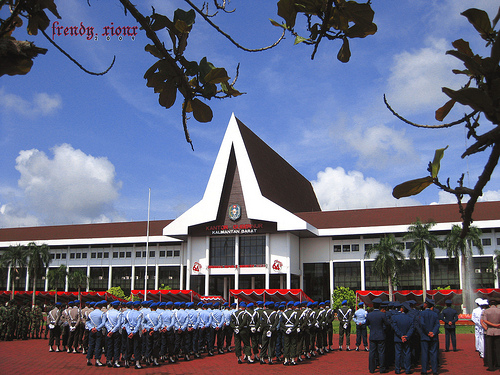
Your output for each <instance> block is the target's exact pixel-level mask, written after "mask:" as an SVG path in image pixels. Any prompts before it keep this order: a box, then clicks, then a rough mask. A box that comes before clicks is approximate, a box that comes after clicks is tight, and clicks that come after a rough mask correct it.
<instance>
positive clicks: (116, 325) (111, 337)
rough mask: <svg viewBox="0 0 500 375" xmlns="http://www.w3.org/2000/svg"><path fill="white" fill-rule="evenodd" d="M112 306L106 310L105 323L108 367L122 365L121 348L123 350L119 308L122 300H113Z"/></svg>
mask: <svg viewBox="0 0 500 375" xmlns="http://www.w3.org/2000/svg"><path fill="white" fill-rule="evenodd" d="M109 305H110V308H109V309H108V311H106V313H105V316H106V319H105V324H104V326H105V327H106V331H107V334H106V337H105V340H106V364H107V365H108V367H116V368H118V367H120V364H119V360H120V350H121V337H120V334H119V330H120V328H121V325H122V323H121V314H120V311H118V310H117V308H118V306H120V301H113V302H111V303H110V304H109Z"/></svg>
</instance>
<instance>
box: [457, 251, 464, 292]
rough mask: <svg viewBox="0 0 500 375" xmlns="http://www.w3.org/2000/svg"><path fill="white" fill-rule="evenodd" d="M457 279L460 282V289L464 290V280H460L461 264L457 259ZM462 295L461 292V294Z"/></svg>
mask: <svg viewBox="0 0 500 375" xmlns="http://www.w3.org/2000/svg"><path fill="white" fill-rule="evenodd" d="M458 279H459V280H460V289H462V290H463V289H464V285H465V284H464V280H463V279H462V262H461V261H460V258H458ZM462 293H463V292H462Z"/></svg>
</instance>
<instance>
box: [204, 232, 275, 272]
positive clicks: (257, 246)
mask: <svg viewBox="0 0 500 375" xmlns="http://www.w3.org/2000/svg"><path fill="white" fill-rule="evenodd" d="M235 244H236V241H235V237H212V238H210V265H211V266H230V265H234V264H235V258H234V256H235ZM238 247H239V254H238V255H239V258H238V259H239V264H240V265H258V264H265V263H266V236H244V237H240V238H239V242H238Z"/></svg>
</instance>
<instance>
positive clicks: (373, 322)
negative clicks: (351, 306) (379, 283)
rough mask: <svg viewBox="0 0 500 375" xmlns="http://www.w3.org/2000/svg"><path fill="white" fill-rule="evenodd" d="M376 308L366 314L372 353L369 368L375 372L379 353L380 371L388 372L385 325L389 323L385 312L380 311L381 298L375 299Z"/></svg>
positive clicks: (369, 357) (369, 358)
mask: <svg viewBox="0 0 500 375" xmlns="http://www.w3.org/2000/svg"><path fill="white" fill-rule="evenodd" d="M372 302H373V308H374V310H373V311H372V312H370V313H368V315H367V316H366V325H367V326H368V327H370V353H369V356H368V370H369V371H370V374H373V373H374V372H375V369H376V367H377V353H378V361H379V364H380V373H381V374H384V373H386V372H387V369H386V367H385V338H386V337H385V327H386V326H387V325H388V324H389V323H388V321H387V319H386V317H385V314H384V313H383V312H382V311H380V303H381V302H382V300H381V299H380V298H375V299H374V300H373V301H372Z"/></svg>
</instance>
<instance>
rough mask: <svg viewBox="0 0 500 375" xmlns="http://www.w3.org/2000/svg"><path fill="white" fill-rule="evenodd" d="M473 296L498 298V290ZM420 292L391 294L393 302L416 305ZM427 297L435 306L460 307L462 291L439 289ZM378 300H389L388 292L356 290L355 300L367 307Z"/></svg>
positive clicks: (478, 290)
mask: <svg viewBox="0 0 500 375" xmlns="http://www.w3.org/2000/svg"><path fill="white" fill-rule="evenodd" d="M474 294H475V295H476V296H477V297H479V298H491V297H494V298H499V297H500V289H476V290H475V291H474ZM422 295H423V293H422V291H421V290H396V291H394V293H393V296H394V301H399V302H404V301H408V300H411V299H413V300H415V301H417V303H422ZM427 295H428V296H429V297H432V298H433V299H434V300H435V301H436V304H437V305H444V304H445V301H446V300H448V299H450V300H452V303H453V304H454V305H461V304H462V303H463V301H462V289H441V290H428V291H427ZM377 297H378V298H380V299H381V300H382V301H388V300H389V292H388V291H386V290H358V291H356V298H358V299H359V300H361V301H363V302H364V303H365V304H367V305H372V300H373V299H375V298H377Z"/></svg>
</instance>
